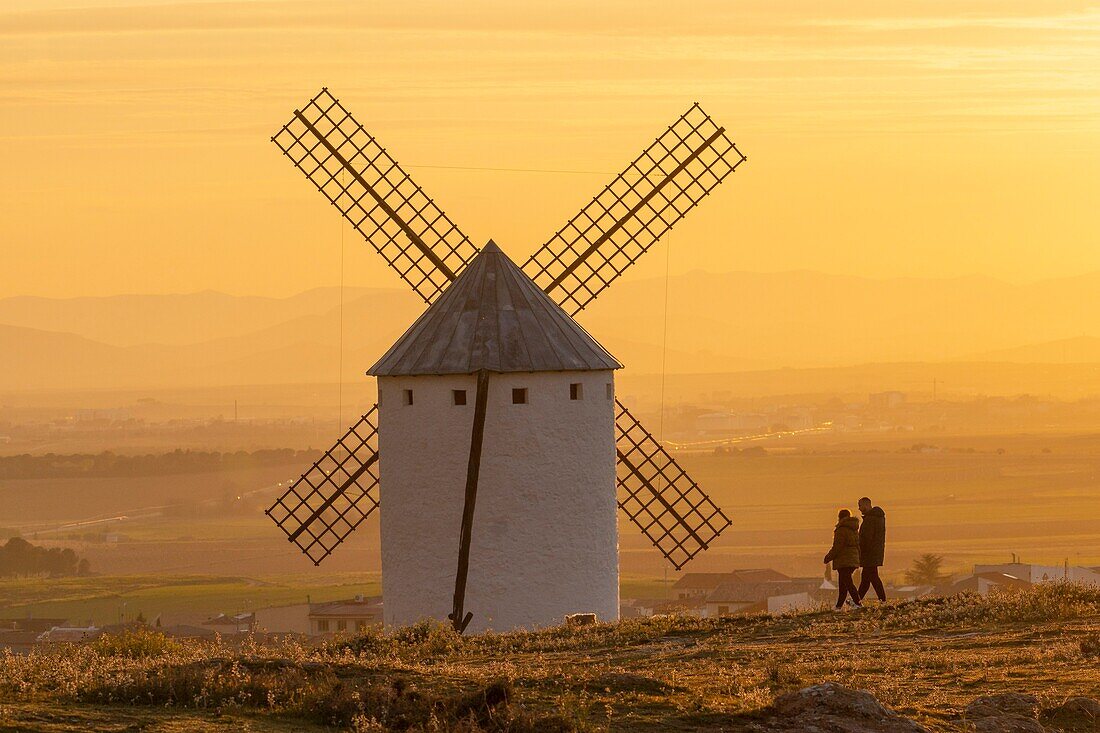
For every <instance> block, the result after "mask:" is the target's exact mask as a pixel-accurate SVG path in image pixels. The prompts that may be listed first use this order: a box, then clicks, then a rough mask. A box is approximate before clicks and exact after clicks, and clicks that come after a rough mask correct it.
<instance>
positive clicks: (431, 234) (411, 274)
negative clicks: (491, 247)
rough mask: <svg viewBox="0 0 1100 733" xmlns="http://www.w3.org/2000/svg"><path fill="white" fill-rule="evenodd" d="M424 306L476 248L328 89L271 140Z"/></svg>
mask: <svg viewBox="0 0 1100 733" xmlns="http://www.w3.org/2000/svg"><path fill="white" fill-rule="evenodd" d="M271 140H272V142H274V143H275V144H276V145H277V146H278V147H279V149H280V150H282V151H283V154H284V155H286V157H288V158H289V159H290V160H291V162H293V163H294V165H295V167H297V168H298V170H300V171H302V173H304V174H305V176H306V178H308V179H309V181H310V182H311V183H312V184H313V185H314V186H316V187H317V190H318V191H320V192H321V193H322V194H324V195H325V198H327V199H328V200H329V201H330V202H332V205H333V206H335V207H336V208H337V209H339V210H340V213H341V214H343V215H344V218H345V219H347V220H348V221H349V222H351V225H352V226H353V227H355V228H356V229H357V230H358V231H359V233H360V234H362V235H363V238H364V239H366V240H367V241H368V242H369V243H370V244H371V246H373V247H374V248H375V249H376V250H378V253H379V254H380V255H382V257H383V259H385V260H386V262H388V263H389V265H390V267H392V268H393V269H395V270H396V271H397V273H398V275H400V276H401V278H402V279H403V280H404V281H405V282H407V283H408V284H409V285H411V286H412V289H413V290H415V291H416V293H417V294H418V295H420V297H421V298H423V299H424V301H425V302H427V303H430V302H432V300H433V299H434V298H435V297H436V296H437V295H438V294H439V293H440V292H441V291H442V290H443V289H444V288H445V287H446V286H447V285H448V284H449V283H450V282H451V281H452V280H454V279H455V277H456V276H457V275H458V273H459V272H461V271H462V269H463V268H464V267H465V266H466V263H467V262H469V261H470V260H471V259H472V258H473V256H474V255H475V254H477V251H478V250H477V247H475V246H474V245H473V243H472V242H470V240H469V238H468V237H467V236H466V235H465V234H463V233H462V231H461V230H459V228H458V227H457V226H456V225H455V223H454V222H452V221H451V220H450V219H449V218H448V217H447V215H446V214H445V213H443V211H442V209H440V208H439V207H438V206H436V204H435V202H434V201H433V200H432V199H431V198H429V197H428V195H427V194H425V193H424V190H423V189H422V188H420V186H418V185H417V184H416V183H415V182H414V181H413V180H412V178H411V177H410V176H409V174H408V173H407V172H405V170H404V169H403V168H402V167H401V166H400V165H398V163H397V161H396V160H394V159H393V157H391V156H390V154H389V153H388V152H386V149H385V148H383V147H382V146H381V145H380V144H379V143H378V141H377V140H376V139H375V138H374V137H373V136H372V135H371V134H370V133H368V132H367V131H366V130H364V129H363V126H362V125H360V124H359V123H358V122H357V121H356V120H355V118H354V117H352V116H351V113H349V112H348V111H347V110H346V109H345V108H344V107H343V105H341V104H340V101H339V100H338V99H336V97H334V96H332V94H330V93H329V91H328V89H322V90H321V92H320V93H319V94H318V95H317V96H316V97H314V98H313V99H311V100H309V102H308V103H307V104H306V105H305V106H304V107H303V108H302V109H301V110H295V111H294V116H293V117H291V119H290V121H289V122H287V123H286V124H285V125H283V127H282V129H280V130H279V132H278V133H276V134H275V136H274V137H272V138H271Z"/></svg>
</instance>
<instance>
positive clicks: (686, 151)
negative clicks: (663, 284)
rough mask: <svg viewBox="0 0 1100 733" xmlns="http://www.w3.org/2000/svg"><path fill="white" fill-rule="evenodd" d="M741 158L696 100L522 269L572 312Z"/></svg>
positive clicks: (735, 147) (598, 292)
mask: <svg viewBox="0 0 1100 733" xmlns="http://www.w3.org/2000/svg"><path fill="white" fill-rule="evenodd" d="M744 160H745V156H744V155H742V154H741V151H740V150H738V149H737V146H736V145H734V144H733V143H732V142H731V141H730V139H729V138H728V137H727V136H726V133H725V129H724V128H722V127H719V126H718V125H717V124H715V122H714V120H712V119H711V118H710V116H709V115H707V114H706V113H705V112H703V110H702V108H701V107H699V105H698V104H693V105H692V106H691V108H689V109H688V111H687V112H685V113H684V114H683V115H681V116H680V118H679V119H677V120H676V122H674V123H673V124H672V126H670V127H669V128H668V130H666V131H665V132H664V133H662V134H661V135H660V137H658V138H657V140H656V141H655V142H654V143H653V144H652V145H650V146H649V147H648V148H646V150H645V151H643V152H642V154H641V155H639V156H638V157H637V158H636V159H635V160H634V161H633V162H632V163H631V164H630V165H628V166H627V167H626V169H625V170H624V171H623V172H622V173H620V174H619V175H618V176H616V177H615V179H614V180H613V181H611V183H609V184H608V185H607V186H605V187H604V189H603V190H602V191H601V192H600V193H599V194H598V195H597V196H596V197H595V198H594V199H592V202H591V203H589V204H588V205H587V206H585V207H584V208H583V209H581V210H580V212H579V213H578V214H577V215H576V216H574V217H573V218H572V219H571V220H570V221H569V222H568V223H567V224H566V225H565V226H563V227H562V228H561V229H560V230H559V231H558V232H557V233H556V234H555V235H554V236H553V237H551V238H550V241H548V242H547V243H546V244H544V245H543V246H542V247H541V248H540V249H539V250H538V251H537V252H535V254H533V255H531V258H530V259H529V260H527V262H526V263H524V266H523V270H524V272H526V273H527V274H528V275H529V276H530V277H531V279H532V280H534V281H535V282H536V283H537V284H538V286H539V287H540V288H542V289H543V290H544V291H546V293H547V294H549V295H550V297H551V298H553V299H554V301H555V302H557V303H558V304H559V305H561V307H562V308H564V309H565V310H566V311H567V312H568V313H569V314H570V315H575V314H576V313H578V312H579V311H580V310H581V309H583V308H584V307H585V306H586V305H588V303H590V302H591V301H592V300H593V299H594V298H595V297H596V296H597V295H599V294H600V293H601V292H603V290H604V289H605V288H607V286H608V285H610V284H611V283H612V282H614V280H615V279H616V278H618V277H619V275H621V274H622V273H623V272H624V271H625V270H626V269H627V268H628V267H630V266H631V265H632V264H634V262H635V261H637V259H638V258H639V257H641V256H642V255H643V254H645V253H646V252H647V251H649V249H650V247H652V246H653V245H654V244H655V243H656V242H657V240H658V239H660V238H661V236H662V235H664V233H665V232H667V231H668V230H669V229H671V228H672V227H673V226H674V225H675V224H676V223H677V222H678V221H680V219H682V218H684V216H685V215H686V214H687V213H688V212H689V211H690V210H691V209H693V208H694V207H695V206H696V205H697V204H698V203H699V202H700V201H701V200H702V199H703V198H704V197H705V196H706V195H707V194H709V193H710V192H711V191H712V190H713V189H714V188H715V187H716V186H717V185H718V184H719V183H721V182H722V181H723V180H724V179H725V178H726V176H728V175H729V174H730V173H732V172H733V171H735V170H736V169H737V167H738V166H739V165H740V164H741V163H742V162H744Z"/></svg>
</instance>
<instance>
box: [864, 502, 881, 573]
mask: <svg viewBox="0 0 1100 733" xmlns="http://www.w3.org/2000/svg"><path fill="white" fill-rule="evenodd" d="M885 555H886V512H884V511H882V509H880V508H879V507H877V506H874V507H871V508H870V509H869V510H868V511H867V513H866V514H864V515H863V524H861V525H860V526H859V565H860V567H863V568H871V567H875V568H877V567H881V566H882V561H883V557H884V556H885Z"/></svg>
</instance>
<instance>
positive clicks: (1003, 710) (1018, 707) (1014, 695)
mask: <svg viewBox="0 0 1100 733" xmlns="http://www.w3.org/2000/svg"><path fill="white" fill-rule="evenodd" d="M1006 715H1007V716H1017V717H1021V718H1031V719H1035V718H1036V717H1038V715H1039V699H1038V698H1036V697H1035V696H1034V695H1025V694H1023V693H1020V692H1005V693H1002V694H1000V695H985V696H983V697H978V698H975V699H974V700H973V701H971V703H970V704H969V705H967V706H966V717H967V718H968V719H970V720H972V721H973V720H979V719H981V718H997V717H1003V716H1006Z"/></svg>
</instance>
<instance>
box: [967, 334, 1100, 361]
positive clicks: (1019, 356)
mask: <svg viewBox="0 0 1100 733" xmlns="http://www.w3.org/2000/svg"><path fill="white" fill-rule="evenodd" d="M969 360H973V361H1009V362H1015V363H1018V364H1096V363H1100V338H1096V337H1093V336H1078V337H1076V338H1068V339H1058V340H1056V341H1046V342H1044V343H1041V344H1028V345H1027V346H1017V347H1016V348H1013V349H997V350H995V351H987V352H985V353H982V354H975V355H974V356H972V357H971V358H970V359H969Z"/></svg>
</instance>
